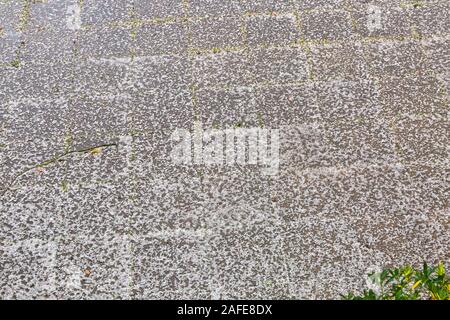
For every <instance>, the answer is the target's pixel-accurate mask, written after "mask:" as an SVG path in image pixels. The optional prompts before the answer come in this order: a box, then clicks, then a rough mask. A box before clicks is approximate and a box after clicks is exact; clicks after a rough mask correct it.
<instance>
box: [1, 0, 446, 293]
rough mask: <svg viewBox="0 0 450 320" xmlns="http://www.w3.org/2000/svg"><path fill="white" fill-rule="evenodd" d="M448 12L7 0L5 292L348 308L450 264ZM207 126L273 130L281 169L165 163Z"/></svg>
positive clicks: (389, 4) (419, 7)
mask: <svg viewBox="0 0 450 320" xmlns="http://www.w3.org/2000/svg"><path fill="white" fill-rule="evenodd" d="M449 7H450V2H449V1H448V0H442V1H439V0H436V1H433V0H428V1H400V0H389V1H388V0H375V1H365V0H282V1H279V0H277V1H275V0H260V1H258V0H229V1H225V0H223V1H213V0H152V1H150V0H148V1H147V0H134V1H118V0H116V1H112V0H80V1H76V0H53V1H52V0H22V1H20V0H0V221H1V223H0V298H2V299H14V298H39V299H46V298H47V299H48V298H57V299H65V298H83V299H96V298H105V299H116V298H122V299H142V298H153V299H172V298H199V299H203V298H205V299H210V298H215V299H225V298H249V299H257V298H265V299H271V298H275V299H284V298H289V299H291V298H294V299H315V298H339V296H340V294H344V293H347V292H349V291H355V290H360V289H361V288H363V287H364V286H365V285H366V280H365V274H367V273H368V272H370V271H371V270H374V269H376V268H382V267H387V266H399V265H402V264H405V263H412V264H421V263H422V262H423V261H427V262H429V263H433V262H436V261H438V260H443V261H444V262H446V263H447V264H448V262H449V261H450V246H449V243H450V232H449V231H450V230H449V222H450V212H449V207H448V198H449V176H448V173H449V157H448V146H449V137H450V132H449V123H448V108H449V95H448V94H449V90H450V88H449V86H448V81H449V64H450V52H449V50H450V45H449V43H450V33H449V30H450V19H449ZM199 127H201V128H202V129H203V130H204V132H206V131H207V130H208V129H214V130H216V131H217V132H225V131H226V130H232V131H233V130H234V131H233V132H237V131H239V129H244V130H245V129H251V128H253V129H255V128H257V129H258V130H260V131H259V132H263V131H264V130H266V131H264V132H267V130H272V131H269V132H272V133H273V132H275V131H276V130H278V131H276V132H278V134H279V153H278V154H279V158H278V160H279V164H278V165H277V167H276V171H275V172H267V170H264V169H265V168H263V166H262V165H260V163H255V162H252V161H250V160H248V161H242V162H239V163H231V164H230V163H226V162H225V161H219V162H215V163H209V162H206V161H203V162H202V161H201V160H199V161H196V160H195V159H196V158H195V156H194V161H188V162H185V163H181V164H180V163H174V161H173V159H172V157H171V150H172V149H173V146H174V145H173V141H172V140H171V137H172V134H173V132H174V131H175V130H180V129H181V130H183V129H184V130H189V132H191V133H192V132H195V131H196V130H198V128H199ZM196 128H197V129H196ZM239 132H241V131H239ZM242 132H244V131H242ZM245 132H247V131H245ZM192 137H193V138H194V137H195V134H194V135H193V136H192ZM248 144H249V145H250V142H248ZM189 148H191V146H189ZM194 149H195V146H194ZM194 153H195V151H194ZM197 160H198V159H197Z"/></svg>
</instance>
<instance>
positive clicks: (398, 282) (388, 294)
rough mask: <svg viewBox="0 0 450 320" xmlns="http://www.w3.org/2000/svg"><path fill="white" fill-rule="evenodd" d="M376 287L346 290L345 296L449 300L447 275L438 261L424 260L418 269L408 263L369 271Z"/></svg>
mask: <svg viewBox="0 0 450 320" xmlns="http://www.w3.org/2000/svg"><path fill="white" fill-rule="evenodd" d="M369 278H370V279H371V281H372V283H373V284H375V285H376V286H377V287H378V289H377V290H373V289H366V290H364V291H363V294H362V295H354V294H352V293H349V294H347V295H344V296H342V297H343V299H346V300H423V299H426V300H428V299H431V300H450V279H449V277H448V276H447V275H446V273H445V267H444V264H443V263H442V262H440V263H439V264H438V265H437V266H436V267H429V266H428V265H427V264H426V263H424V265H423V268H422V269H421V270H419V269H414V268H413V267H411V266H404V267H400V268H393V269H385V270H383V271H382V272H380V273H370V274H369Z"/></svg>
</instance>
